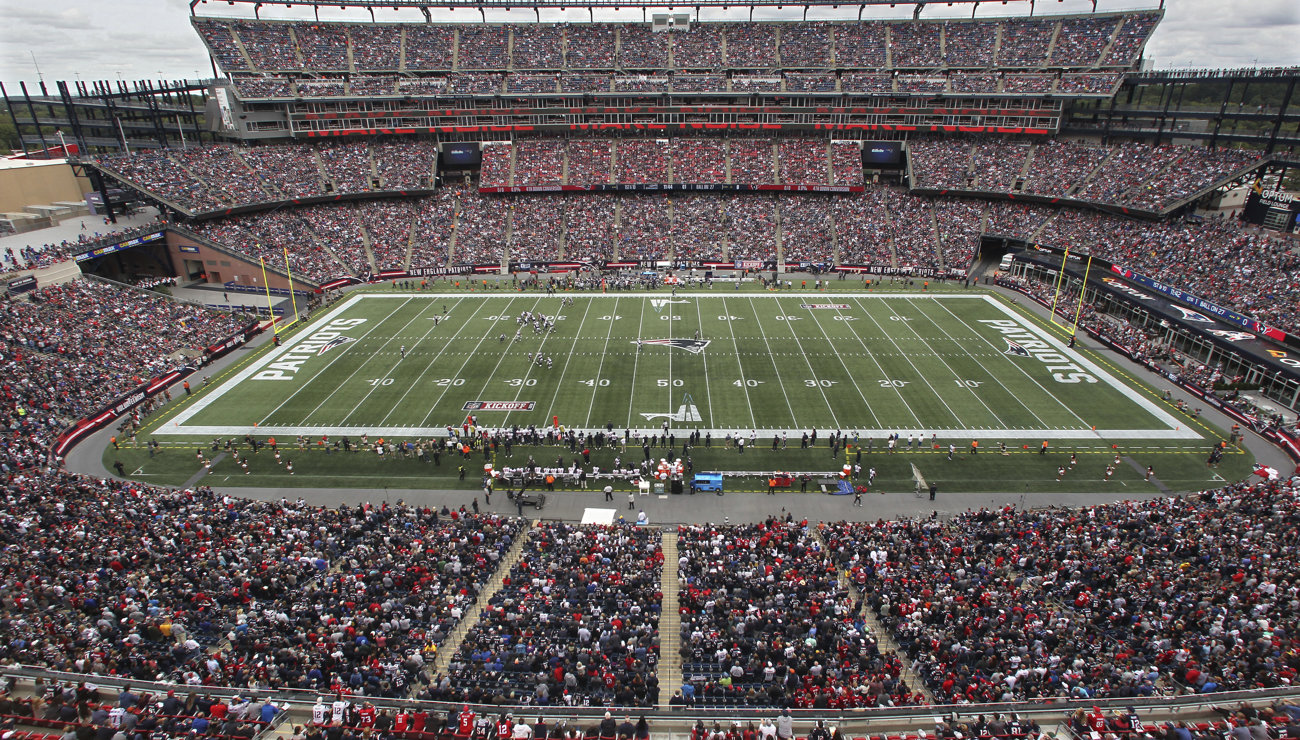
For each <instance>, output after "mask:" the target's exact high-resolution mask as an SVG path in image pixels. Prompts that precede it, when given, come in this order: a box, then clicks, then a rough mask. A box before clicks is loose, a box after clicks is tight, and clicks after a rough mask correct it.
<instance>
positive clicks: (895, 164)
mask: <svg viewBox="0 0 1300 740" xmlns="http://www.w3.org/2000/svg"><path fill="white" fill-rule="evenodd" d="M862 166H863V167H866V168H868V169H877V170H878V169H898V168H901V167H902V166H903V142H901V141H864V142H862Z"/></svg>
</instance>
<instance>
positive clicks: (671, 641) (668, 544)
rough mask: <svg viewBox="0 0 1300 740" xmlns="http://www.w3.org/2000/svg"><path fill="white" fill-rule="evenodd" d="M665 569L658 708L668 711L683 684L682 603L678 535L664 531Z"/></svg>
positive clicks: (660, 616)
mask: <svg viewBox="0 0 1300 740" xmlns="http://www.w3.org/2000/svg"><path fill="white" fill-rule="evenodd" d="M663 536H664V539H663V545H662V548H663V553H664V566H663V567H664V570H663V576H662V577H661V579H660V584H661V585H660V589H661V590H662V591H663V594H664V599H663V602H661V604H660V612H659V666H658V673H659V708H660V709H667V708H668V701H669V700H670V699H672V698H673V692H674V691H676V690H677V687H678V686H681V685H682V654H681V640H682V635H681V628H682V624H681V601H680V600H679V599H678V587H679V585H680V583H679V580H678V578H677V559H678V558H679V557H681V556H680V555H678V554H677V532H676V531H675V530H668V531H665V532H664V535H663Z"/></svg>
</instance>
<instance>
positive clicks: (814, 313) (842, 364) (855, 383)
mask: <svg viewBox="0 0 1300 740" xmlns="http://www.w3.org/2000/svg"><path fill="white" fill-rule="evenodd" d="M818 310H819V309H812V310H809V311H808V313H810V314H812V320H813V323H814V324H816V325H817V328H818V329H819V330H821V333H822V336H823V337H826V344H828V345H830V346H831V348H832V349H833V348H834V347H835V342H834V341H833V340H832V339H831V335H830V334H829V333H827V331H826V328H825V327H823V326H822V322H821V320H820V319H818V318H817V312H818ZM839 311H840V310H839V309H835V312H836V315H839ZM835 359H837V360H839V361H840V367H842V368H844V374H845V375H846V376H848V379H849V382H851V383H853V388H854V390H856V391H857V392H858V398H861V399H862V405H863V406H865V407H866V409H867V413H868V414H871V421H872V423H873V424H876V425H877V426H879V425H880V419H879V418H877V417H876V412H874V411H872V410H871V403H870V402H868V401H867V395H866V394H865V393H863V392H862V387H861V386H859V385H858V381H857V378H854V377H853V372H852V371H850V370H849V366H848V364H847V363H846V362H844V355H842V354H840V353H839V352H836V353H835Z"/></svg>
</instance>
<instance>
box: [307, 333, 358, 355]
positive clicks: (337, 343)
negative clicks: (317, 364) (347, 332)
mask: <svg viewBox="0 0 1300 740" xmlns="http://www.w3.org/2000/svg"><path fill="white" fill-rule="evenodd" d="M355 341H357V340H355V339H353V338H352V337H337V338H335V339H331V340H329V341H328V342H326V343H324V344H322V345H321V347H320V350H318V351H317V352H316V356H317V357H319V356H320V355H323V354H325V353H326V352H329V351H330V350H332V349H334V348H335V347H341V346H343V345H345V344H347V343H348V342H355Z"/></svg>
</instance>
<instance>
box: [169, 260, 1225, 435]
mask: <svg viewBox="0 0 1300 740" xmlns="http://www.w3.org/2000/svg"><path fill="white" fill-rule="evenodd" d="M720 284H722V285H726V284H727V283H725V282H723V283H720ZM663 295H664V294H663V293H662V292H654V293H652V292H646V291H610V292H607V293H591V294H583V295H582V297H584V298H637V297H640V298H650V297H662V296H663ZM728 295H731V293H728V292H727V291H725V290H718V291H704V292H701V291H692V292H678V293H677V296H676V297H678V298H722V297H726V296H728ZM745 295H746V297H747V298H816V299H826V298H855V299H859V300H870V299H872V298H880V299H887V298H932V299H940V298H941V299H944V300H982V301H984V302H986V303H988V304H989V305H991V306H993V307H995V308H996V309H997V310H998V311H999V312H1001V313H1002V314H1004V315H1005V316H1006V317H1007V318H1009V319H1012V320H1014V321H1016V323H1018V324H1020V325H1021V326H1022V327H1024V329H1025V330H1026V331H1028V332H1030V333H1032V334H1034V335H1035V336H1037V337H1039V338H1040V339H1042V340H1043V341H1044V342H1046V343H1048V344H1049V345H1050V346H1052V347H1053V348H1054V349H1055V350H1056V351H1057V352H1060V353H1062V354H1065V355H1067V356H1068V357H1070V358H1071V359H1072V360H1073V361H1074V362H1075V363H1077V364H1078V365H1079V366H1080V367H1083V368H1085V369H1086V370H1088V372H1090V373H1092V374H1093V375H1094V376H1095V377H1096V378H1097V379H1098V380H1099V381H1100V382H1103V383H1105V384H1107V385H1109V386H1111V387H1112V388H1114V389H1115V390H1116V391H1117V392H1119V393H1120V394H1122V395H1124V396H1125V397H1127V398H1128V399H1129V400H1130V401H1131V402H1132V403H1134V404H1136V405H1137V406H1138V407H1139V408H1141V409H1143V410H1144V411H1146V412H1147V413H1149V414H1151V415H1152V416H1153V417H1155V418H1156V419H1157V420H1159V421H1161V422H1163V423H1164V424H1165V425H1166V428H1164V429H1098V430H1096V431H1093V430H1092V429H1040V428H1028V427H1027V428H1023V429H1008V428H994V427H987V428H986V427H973V428H926V429H923V430H921V431H923V432H924V433H926V434H933V435H935V436H936V437H937V439H941V440H945V441H948V442H953V441H955V440H961V441H962V442H963V444H964V443H965V442H966V440H971V439H979V438H984V439H989V438H1005V439H1009V440H1021V439H1034V440H1037V439H1039V438H1040V437H1044V436H1046V437H1047V438H1049V439H1058V440H1095V441H1101V440H1104V439H1151V440H1195V439H1204V437H1203V436H1202V435H1200V434H1199V433H1197V432H1196V431H1194V430H1192V429H1191V428H1190V427H1189V425H1188V424H1186V423H1184V422H1182V421H1179V420H1178V419H1177V418H1175V417H1174V416H1172V415H1171V414H1169V413H1168V412H1167V411H1165V410H1164V409H1162V408H1160V407H1159V406H1157V405H1156V404H1155V403H1154V402H1153V401H1151V399H1149V398H1146V397H1144V396H1141V395H1135V394H1134V393H1133V389H1132V388H1130V387H1129V386H1127V385H1125V384H1124V383H1122V382H1120V381H1119V379H1117V378H1116V377H1115V376H1113V375H1112V374H1111V373H1110V372H1108V371H1106V370H1104V369H1102V368H1101V367H1100V366H1098V365H1097V364H1096V363H1094V362H1092V361H1091V360H1089V359H1087V358H1086V357H1084V356H1082V355H1080V354H1079V353H1078V352H1076V351H1075V350H1074V349H1071V348H1069V347H1067V346H1066V345H1065V344H1064V343H1063V342H1061V341H1059V340H1058V339H1056V338H1055V337H1053V336H1051V335H1050V334H1048V333H1047V332H1046V331H1045V330H1043V329H1042V328H1041V327H1039V326H1038V325H1037V324H1035V323H1033V322H1030V321H1026V320H1025V319H1024V317H1022V316H1020V315H1019V314H1017V313H1016V312H1015V311H1013V310H1012V309H1011V308H1010V307H1008V306H1007V305H1005V304H1004V303H1002V302H1001V301H998V300H995V299H994V298H993V297H992V296H990V295H987V294H983V293H977V294H971V293H953V294H948V293H925V292H916V291H911V292H900V293H875V294H865V295H864V294H862V293H831V292H826V293H822V292H813V293H802V292H800V293H783V292H770V293H759V294H752V293H746V294H745ZM466 297H467V296H466V295H465V294H464V293H358V294H356V295H353V296H352V297H350V298H348V299H346V300H344V301H343V302H341V303H340V304H339V305H338V306H336V307H335V308H334V309H333V310H331V311H330V312H329V313H326V314H325V315H324V316H322V317H320V318H319V319H317V320H316V321H313V322H312V323H313V324H325V323H329V322H330V321H331V320H333V319H335V318H338V317H339V316H340V315H341V314H343V313H345V312H347V311H349V310H351V309H352V308H353V307H354V306H356V305H357V304H358V303H360V302H361V301H362V300H380V299H385V298H387V299H400V300H411V299H419V298H424V299H427V300H452V299H461V300H463V299H465V298H466ZM468 297H479V298H484V299H492V298H515V297H517V295H516V294H515V293H498V294H484V295H481V296H472V295H471V296H468ZM556 297H563V296H558V295H557V296H556ZM311 333H312V332H311V331H301V332H299V333H298V335H297V336H295V337H294V338H292V339H290V340H289V341H287V342H285V343H284V344H282V345H281V346H280V347H279V348H277V349H275V350H272V351H271V352H268V353H267V354H266V355H265V356H263V357H261V358H259V359H258V360H257V361H255V362H253V363H251V364H250V365H249V366H248V367H246V368H244V369H243V370H240V371H239V372H238V373H235V374H234V375H233V376H231V377H230V378H229V379H227V380H225V381H224V382H222V383H221V384H220V385H219V386H217V388H215V389H213V390H212V391H211V392H210V393H207V394H205V395H204V396H203V397H202V398H200V399H198V400H197V401H195V402H194V403H193V404H191V405H190V406H188V407H187V408H186V409H185V410H184V411H182V412H181V413H179V414H177V415H176V416H174V417H172V418H171V419H169V420H167V421H166V422H165V425H164V426H163V427H161V428H159V429H158V430H156V431H155V432H154V433H153V434H154V435H155V436H160V437H164V436H165V437H181V436H204V437H208V436H213V437H222V436H239V435H244V434H253V433H256V434H261V435H265V434H292V435H299V434H302V435H318V434H325V435H329V436H360V435H362V434H369V435H375V436H406V437H445V436H447V427H446V426H437V427H427V426H386V427H376V426H291V425H275V424H266V425H259V426H256V427H254V426H251V425H245V426H238V425H197V424H196V425H191V424H188V423H187V422H188V421H189V420H190V419H192V418H193V417H194V416H195V415H196V414H198V413H199V412H200V411H203V410H204V409H206V408H207V407H208V406H209V405H211V404H212V403H213V402H214V401H216V400H218V399H220V398H221V397H223V396H224V395H225V394H227V393H229V392H231V391H233V390H234V389H235V388H236V387H238V386H239V385H240V384H241V383H243V382H244V381H245V380H247V379H248V378H249V377H251V376H252V375H253V374H254V373H256V372H258V371H260V370H261V369H262V368H264V367H266V366H267V365H269V364H270V363H272V362H274V361H275V360H276V359H278V358H279V357H280V356H281V355H283V354H286V353H288V352H290V351H291V350H292V349H293V348H294V346H295V345H297V344H298V343H299V342H302V341H304V340H305V339H306V338H307V337H309V336H310V335H311ZM829 429H830V428H829V427H826V428H824V429H819V431H829ZM695 430H697V428H696V427H685V428H679V429H677V431H681V432H688V431H695ZM575 431H584V432H595V431H604V427H592V428H591V429H575ZM615 431H617V430H615ZM631 431H634V432H637V433H638V434H640V435H643V436H644V435H649V434H659V433H660V432H661V431H662V429H661V427H641V428H633V429H632V430H631ZM698 431H699V432H700V434H705V433H708V434H712V435H713V437H714V439H715V441H718V442H719V443H722V442H723V440H724V438H725V437H726V435H728V434H733V435H734V434H737V433H740V434H744V433H746V432H749V431H757V432H759V443H758V444H757V445H755V446H754V448H753V449H756V450H761V449H763V448H764V446H763V437H767V438H768V441H769V442H770V438H771V437H772V435H774V434H785V435H788V436H793V437H795V438H796V439H798V438H800V437H801V436H802V435H803V433H804V432H807V431H809V430H808V429H804V428H799V429H794V428H788V427H786V428H777V427H762V428H758V429H754V428H753V427H750V428H739V427H737V428H730V427H724V428H713V429H698ZM843 431H845V432H847V433H853V432H857V433H858V434H859V436H860V437H868V438H872V439H880V440H883V439H884V438H885V437H886V436H888V435H890V434H893V433H895V432H900V431H915V430H908V429H907V428H906V427H900V428H898V429H866V428H861V427H846V428H844V429H843ZM881 449H882V450H883V446H882V448H881Z"/></svg>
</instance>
